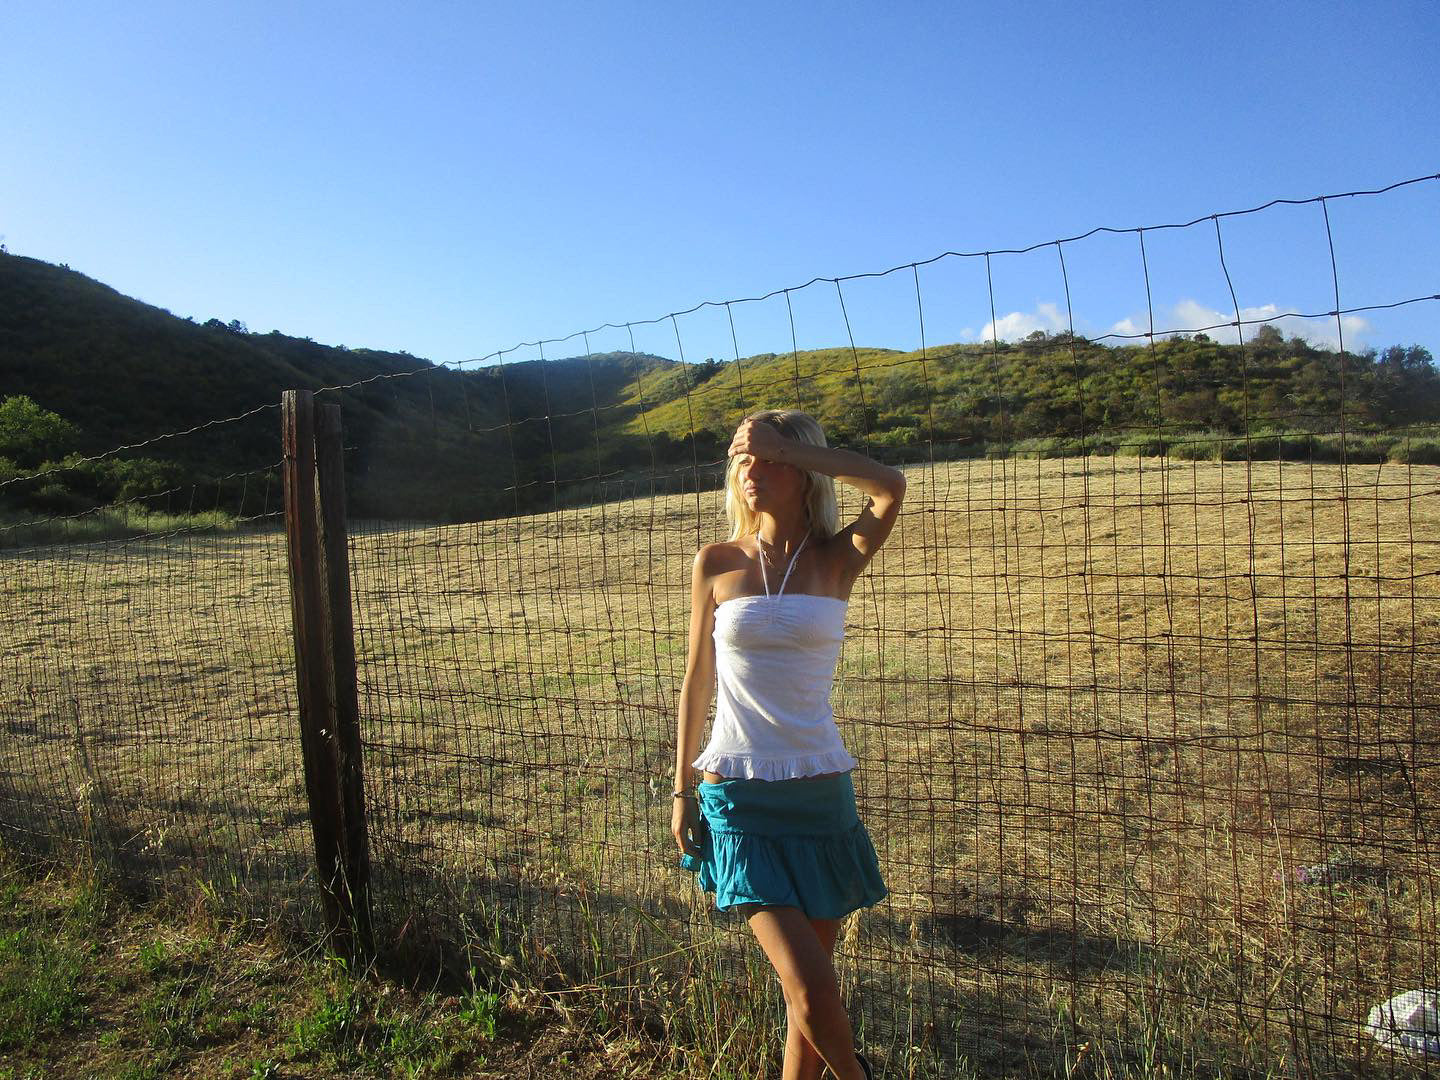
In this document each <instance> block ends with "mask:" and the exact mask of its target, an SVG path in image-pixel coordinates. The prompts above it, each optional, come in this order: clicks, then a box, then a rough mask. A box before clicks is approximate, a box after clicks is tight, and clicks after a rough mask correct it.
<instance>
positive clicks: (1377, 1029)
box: [1365, 990, 1440, 1057]
mask: <svg viewBox="0 0 1440 1080" xmlns="http://www.w3.org/2000/svg"><path fill="white" fill-rule="evenodd" d="M1365 1027H1366V1029H1367V1030H1368V1031H1369V1032H1370V1034H1371V1035H1374V1036H1375V1039H1376V1041H1377V1042H1379V1043H1380V1045H1381V1046H1387V1047H1389V1048H1391V1049H1392V1050H1405V1051H1408V1052H1409V1053H1412V1054H1420V1055H1423V1056H1425V1057H1440V992H1437V991H1435V990H1407V991H1405V993H1403V994H1396V995H1395V996H1394V997H1393V998H1391V999H1390V1000H1389V1001H1387V1002H1385V1003H1384V1004H1382V1005H1376V1006H1375V1007H1374V1008H1373V1009H1371V1010H1370V1018H1369V1019H1368V1020H1366V1021H1365Z"/></svg>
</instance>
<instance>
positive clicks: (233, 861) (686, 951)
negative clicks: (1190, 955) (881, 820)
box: [0, 776, 1373, 1077]
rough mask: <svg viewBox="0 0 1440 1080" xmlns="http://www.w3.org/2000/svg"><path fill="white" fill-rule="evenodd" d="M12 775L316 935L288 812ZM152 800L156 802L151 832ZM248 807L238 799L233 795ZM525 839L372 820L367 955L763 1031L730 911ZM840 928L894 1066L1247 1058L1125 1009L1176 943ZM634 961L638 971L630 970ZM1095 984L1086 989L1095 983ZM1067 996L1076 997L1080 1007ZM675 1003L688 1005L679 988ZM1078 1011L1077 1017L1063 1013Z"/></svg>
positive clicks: (310, 879) (982, 919)
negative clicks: (502, 840) (458, 852)
mask: <svg viewBox="0 0 1440 1080" xmlns="http://www.w3.org/2000/svg"><path fill="white" fill-rule="evenodd" d="M15 779H16V778H15V777H13V776H9V777H3V776H0V836H3V838H4V840H5V842H6V844H7V845H8V846H10V847H12V848H14V849H16V850H20V851H24V852H28V853H30V854H32V855H36V856H40V857H58V856H60V853H61V851H62V849H66V848H70V849H73V848H75V847H80V848H82V849H84V850H86V851H89V852H92V853H93V854H94V855H95V857H96V858H97V859H99V860H102V861H104V862H107V863H109V864H111V865H112V866H114V867H115V868H116V870H117V871H118V872H119V873H118V877H119V878H120V880H121V881H122V883H124V884H125V885H126V886H127V887H128V888H127V891H132V892H133V893H134V894H135V895H137V896H145V895H153V894H155V893H158V892H161V891H163V889H164V888H165V886H166V884H167V883H173V882H174V881H175V880H176V879H179V878H184V879H189V880H196V879H199V880H203V881H208V882H209V883H210V884H211V886H213V888H214V890H215V892H216V894H217V895H218V896H219V897H220V900H221V902H222V903H223V904H226V905H227V907H230V908H233V910H234V912H235V913H237V914H239V913H243V914H244V915H246V916H247V917H255V918H263V919H265V920H266V921H268V922H270V923H271V924H272V925H274V926H275V927H276V929H277V930H279V931H280V932H281V933H282V934H284V935H285V936H287V937H290V938H291V939H292V940H294V941H295V942H296V943H297V944H299V945H302V946H304V945H313V944H314V942H315V941H316V940H318V939H319V938H321V937H322V936H323V920H322V914H321V911H322V908H321V904H320V898H319V892H318V889H317V888H316V884H315V878H316V874H315V870H316V867H315V860H314V855H313V848H312V847H311V846H310V841H311V838H310V830H309V829H308V827H306V821H307V819H306V816H305V815H304V814H303V813H298V812H296V811H293V810H287V811H285V812H284V813H282V814H281V815H279V816H278V817H276V818H275V819H274V820H273V821H272V822H271V824H272V825H273V831H270V832H266V833H263V834H261V835H260V836H259V837H257V843H256V844H254V845H252V846H251V847H249V848H245V847H241V846H238V845H237V844H236V843H235V840H236V836H237V834H236V833H235V832H234V830H233V829H232V828H231V827H230V822H231V820H232V819H233V818H234V817H236V816H237V814H239V810H238V808H237V807H234V806H223V805H221V804H219V803H217V802H216V801H214V800H207V799H204V798H195V797H188V796H182V797H177V798H170V799H159V800H157V799H153V798H152V799H148V800H147V801H146V805H145V806H144V807H135V806H123V805H118V803H119V800H116V799H115V798H114V797H113V796H112V797H111V798H110V800H109V802H108V804H107V805H106V806H105V808H104V810H103V812H102V811H100V810H99V808H98V806H96V807H92V808H91V810H90V813H89V816H88V817H87V816H86V814H84V813H81V812H79V811H77V808H76V806H75V805H74V803H73V802H70V803H68V804H67V801H66V800H65V799H63V798H57V797H54V795H53V794H52V795H50V796H48V797H47V795H46V794H44V793H42V792H39V791H37V790H34V789H31V790H25V791H20V790H16V785H15V783H14V780H15ZM157 810H163V814H161V815H160V816H161V817H164V818H165V819H166V820H167V821H168V822H169V827H168V828H167V829H166V830H164V831H163V832H162V833H158V834H157V832H156V830H155V822H156V812H157ZM263 810H264V808H263V807H261V806H258V805H250V806H248V807H246V809H245V813H246V814H248V815H259V814H260V813H261V812H262V811H263ZM445 816H446V818H447V820H463V815H445ZM177 818H179V820H176V819H177ZM253 820H254V818H253V817H252V819H251V821H252V822H253ZM371 827H372V829H374V828H375V825H374V822H373V821H372V826H371ZM533 839H534V840H535V841H536V843H535V847H534V849H533V851H534V854H535V855H536V856H538V858H536V859H534V860H533V865H534V870H533V871H529V872H525V871H522V872H520V873H517V874H515V875H497V874H494V873H484V872H479V871H477V870H472V869H459V870H455V869H447V868H444V867H442V866H440V865H438V858H439V856H440V854H441V853H440V852H438V851H437V850H436V849H435V848H434V847H433V846H432V845H430V844H429V843H426V842H407V841H405V840H403V839H401V838H399V837H397V836H391V835H387V834H386V833H384V832H380V833H379V834H378V835H376V834H374V833H372V837H371V899H372V914H373V925H374V930H375V940H376V947H377V959H376V963H377V968H378V970H379V972H380V973H381V974H382V975H384V976H385V977H387V978H390V979H393V980H396V981H399V982H403V983H405V984H407V985H410V986H424V987H446V988H448V989H449V990H450V991H451V992H454V991H455V990H459V989H463V988H464V987H466V986H468V984H469V975H468V973H469V969H470V967H471V965H472V964H474V965H476V966H477V967H478V968H480V970H481V977H482V978H483V977H485V975H484V970H485V969H484V965H485V964H486V963H487V962H495V961H496V960H497V959H498V958H499V957H506V956H508V957H513V958H515V972H514V973H515V974H517V975H523V976H525V977H528V978H531V979H534V980H535V981H537V982H538V984H539V985H541V986H543V987H545V988H548V989H552V990H564V989H570V990H572V991H573V988H575V987H583V986H593V987H595V988H596V989H597V991H598V990H600V988H603V997H604V1002H605V1007H606V1009H607V1010H610V1009H613V1008H616V1007H618V1008H620V1009H622V1010H623V1011H624V1012H625V1013H627V1014H628V1015H629V1016H630V1017H631V1018H632V1020H633V1021H635V1022H636V1023H638V1024H640V1025H642V1026H644V1027H646V1028H647V1029H648V1030H650V1031H651V1032H652V1034H654V1035H656V1036H664V1037H669V1038H674V1037H676V1036H675V1033H674V1030H672V1028H670V1027H668V1026H667V1023H673V1022H674V1021H675V1017H676V1016H678V1015H681V1014H682V1011H683V1009H684V1006H683V1005H682V1004H681V1000H682V999H683V997H684V995H685V994H686V993H687V992H688V990H687V988H690V987H698V988H699V989H700V991H701V993H702V994H703V996H704V1000H705V1001H706V1002H707V1005H706V1006H705V1008H704V1009H702V1010H701V1012H702V1014H704V1016H707V1017H709V1019H708V1021H706V1022H711V1023H721V1022H726V1021H728V1020H733V1021H734V1022H735V1023H737V1024H746V1023H750V1024H754V1023H757V1022H760V1027H759V1028H758V1029H756V1032H755V1035H756V1038H757V1039H758V1040H759V1042H760V1043H761V1044H762V1045H768V1043H767V1042H766V1040H769V1039H770V1038H771V1037H772V1036H773V1035H774V1032H773V1031H771V1030H769V1028H768V1027H767V1026H766V1025H767V1024H769V1023H770V1022H771V1021H778V1019H779V1017H780V1016H781V1015H783V1014H782V1013H781V1012H780V1011H779V992H778V987H777V986H776V985H775V980H774V976H773V972H771V971H770V970H769V968H768V965H766V964H765V962H764V960H763V957H761V955H760V953H759V949H758V946H757V945H756V944H755V942H754V940H753V938H752V937H751V935H750V933H749V931H748V930H747V928H746V927H745V925H744V922H743V920H742V919H741V918H740V917H739V916H738V915H735V914H726V913H721V912H717V911H715V910H714V908H713V906H710V905H709V904H708V902H706V903H701V904H698V905H697V904H695V903H694V902H693V901H694V896H689V897H687V896H686V895H685V893H684V891H683V889H676V890H675V891H674V893H673V894H665V895H655V894H654V893H653V891H652V892H651V893H650V894H649V895H643V894H642V893H641V892H640V891H639V889H638V887H637V891H636V892H634V893H629V892H625V891H623V890H618V889H613V888H611V889H605V888H595V887H593V886H592V884H591V883H590V882H588V881H587V882H581V881H577V880H575V879H574V878H573V877H571V878H569V879H565V878H563V877H559V878H558V880H555V881H548V880H544V875H545V873H546V872H547V869H546V868H547V867H549V866H550V865H551V861H547V860H546V859H545V858H544V854H545V850H546V849H545V847H544V845H543V842H542V838H538V837H537V838H533ZM654 857H655V858H657V859H658V858H662V856H660V855H659V854H658V853H657V854H655V856H654ZM663 858H665V860H666V864H667V865H668V862H669V860H668V855H667V856H664V857H663ZM556 862H558V860H556ZM640 865H641V866H642V867H643V866H645V865H646V863H645V860H644V857H643V855H642V856H641V860H640ZM676 873H680V872H679V871H678V870H677V871H676ZM537 876H538V877H539V880H531V878H532V877H537ZM684 878H685V879H686V880H687V881H691V882H692V883H693V879H690V878H689V875H684ZM652 888H653V886H652ZM857 929H858V935H857V936H856V937H855V938H854V939H853V940H847V941H846V942H845V944H844V946H843V947H842V949H841V950H840V953H839V968H840V971H841V976H842V980H843V982H844V986H845V989H846V993H847V1001H848V1005H849V1008H850V1012H851V1017H852V1020H853V1021H854V1023H855V1024H856V1026H857V1031H858V1032H859V1033H860V1035H861V1038H862V1040H863V1042H864V1044H865V1045H866V1046H867V1047H868V1048H869V1049H870V1050H871V1051H872V1053H873V1055H874V1056H875V1057H876V1058H877V1059H878V1060H880V1061H883V1062H887V1063H888V1066H887V1067H889V1068H892V1069H894V1070H896V1071H897V1074H898V1070H899V1068H900V1067H901V1064H902V1063H904V1064H905V1067H906V1068H907V1069H908V1068H909V1067H911V1066H915V1065H917V1064H920V1065H921V1071H920V1072H919V1075H921V1076H924V1075H927V1073H926V1072H925V1071H924V1069H925V1068H928V1069H930V1070H931V1072H930V1073H929V1074H928V1075H938V1076H952V1075H969V1073H970V1072H971V1071H973V1072H974V1073H977V1074H979V1075H985V1076H1031V1075H1036V1074H1039V1075H1049V1074H1055V1075H1065V1074H1066V1070H1067V1068H1071V1067H1072V1066H1073V1064H1074V1061H1075V1055H1076V1053H1077V1052H1078V1051H1077V1047H1078V1046H1079V1045H1081V1044H1082V1043H1085V1042H1089V1041H1092V1040H1103V1042H1104V1044H1105V1050H1104V1053H1105V1055H1106V1060H1107V1061H1108V1062H1109V1063H1110V1064H1111V1065H1113V1066H1124V1067H1126V1068H1129V1067H1131V1066H1134V1067H1140V1066H1142V1065H1144V1066H1145V1067H1152V1066H1154V1065H1157V1064H1162V1063H1166V1064H1168V1066H1169V1068H1170V1071H1171V1072H1172V1073H1176V1072H1177V1071H1178V1073H1179V1074H1180V1075H1192V1074H1194V1073H1196V1072H1202V1071H1203V1072H1210V1073H1218V1074H1221V1075H1225V1076H1230V1077H1244V1076H1247V1075H1250V1073H1248V1072H1247V1071H1246V1070H1244V1069H1242V1068H1237V1067H1236V1066H1235V1065H1234V1064H1232V1063H1231V1060H1230V1059H1231V1058H1233V1055H1234V1048H1232V1047H1231V1046H1230V1045H1229V1044H1228V1043H1227V1042H1225V1041H1223V1039H1224V1036H1223V1034H1222V1033H1219V1032H1216V1033H1215V1035H1214V1039H1215V1042H1214V1044H1213V1045H1196V1043H1195V1041H1194V1039H1195V1037H1196V1036H1194V1035H1193V1033H1192V1035H1191V1038H1190V1041H1188V1042H1187V1043H1185V1044H1184V1045H1183V1046H1180V1047H1177V1048H1176V1049H1174V1050H1173V1051H1168V1052H1167V1051H1166V1049H1165V1048H1163V1047H1161V1048H1159V1049H1158V1050H1157V1048H1156V1046H1154V1045H1142V1043H1143V1037H1144V1036H1143V1032H1141V1031H1140V1030H1138V1029H1137V1027H1136V1024H1137V1021H1135V1020H1134V1018H1133V1017H1130V1016H1128V1015H1127V1010H1129V1009H1131V1008H1133V1006H1134V1003H1135V1000H1136V999H1135V997H1134V996H1133V995H1134V994H1135V993H1137V992H1142V993H1143V988H1144V987H1145V986H1146V980H1147V977H1148V976H1150V975H1152V974H1153V972H1154V971H1155V970H1157V969H1158V968H1161V967H1164V966H1166V965H1167V964H1174V963H1178V961H1177V960H1176V959H1175V958H1173V957H1168V956H1166V955H1165V954H1164V953H1163V952H1162V951H1161V950H1157V949H1155V948H1153V947H1152V946H1149V945H1147V944H1145V943H1142V942H1139V941H1135V940H1126V939H1123V938H1122V939H1116V938H1100V937H1095V936H1091V935H1086V934H1077V933H1073V932H1068V931H1066V930H1065V929H1063V928H1057V927H1053V926H1051V927H1045V926H1036V925H1027V924H1025V923H1021V922H1014V923H1012V922H1007V921H1004V920H1001V919H997V918H994V917H991V916H987V915H983V914H932V915H927V916H922V917H912V916H911V915H910V913H908V912H905V911H902V910H900V909H896V908H893V907H892V906H891V904H890V903H889V902H886V903H883V904H881V905H879V906H877V907H875V908H872V909H868V910H867V911H865V912H864V913H863V914H862V916H861V917H860V919H859V922H858V924H857ZM477 943H481V944H482V947H479V948H477V947H476V945H477ZM652 967H653V968H655V969H658V974H657V975H656V976H654V977H651V976H649V975H648V974H645V973H648V972H650V970H651V969H652ZM662 987H668V989H661V988H662ZM1102 994H1103V997H1104V998H1105V1001H1104V1003H1103V1004H1102V1005H1100V1006H1099V1007H1098V1008H1097V1006H1095V1004H1094V1000H1093V999H1095V998H1096V997H1097V996H1101V995H1102ZM667 995H669V996H667ZM676 995H680V996H679V997H678V998H677V997H676ZM1077 1001H1079V1002H1081V1003H1084V1007H1082V1008H1080V1010H1079V1012H1078V1013H1077V1011H1076V1009H1077V1005H1076V1002H1077ZM747 1002H750V1003H754V1002H759V1003H761V1004H760V1008H759V1009H758V1011H757V1009H755V1008H753V1007H750V1006H747V1004H746V1003H747ZM1171 1004H1172V1005H1175V1003H1171ZM1181 1004H1182V1005H1183V1003H1181ZM658 1009H663V1010H664V1011H665V1014H666V1017H668V1018H669V1020H668V1021H667V1020H666V1018H665V1017H662V1016H661V1015H660V1014H659V1012H657V1010H658ZM766 1009H770V1012H768V1013H767V1012H766V1011H765V1010H766ZM687 1015H690V1016H691V1017H692V1018H693V1015H694V1013H693V1006H692V1011H691V1013H690V1014H687ZM1077 1015H1080V1016H1086V1017H1089V1018H1090V1019H1089V1020H1088V1021H1081V1022H1078V1023H1077V1022H1076V1021H1075V1019H1074V1017H1075V1016H1077ZM757 1017H759V1018H761V1021H763V1022H761V1021H757V1019H756V1018H757ZM766 1017H768V1018H769V1019H768V1020H767V1019H765V1018H766ZM1086 1022H1088V1023H1089V1024H1090V1025H1091V1028H1090V1029H1089V1030H1087V1029H1086V1028H1085V1027H1084V1026H1083V1024H1084V1023H1086ZM1102 1025H1103V1027H1101V1026H1102ZM1097 1027H1100V1029H1099V1030H1097ZM675 1030H678V1031H680V1032H682V1033H683V1032H684V1030H685V1029H684V1027H683V1025H682V1027H681V1028H679V1029H675ZM1199 1037H1200V1038H1208V1036H1206V1035H1205V1034H1204V1033H1201V1035H1200V1036H1199ZM1336 1049H1337V1048H1336V1046H1335V1044H1334V1043H1333V1042H1331V1041H1328V1040H1327V1041H1326V1042H1325V1044H1324V1045H1323V1046H1317V1047H1316V1048H1315V1057H1314V1059H1313V1060H1312V1061H1310V1062H1309V1063H1308V1066H1309V1067H1308V1070H1307V1071H1308V1073H1309V1074H1310V1075H1368V1074H1369V1072H1373V1069H1369V1068H1368V1067H1367V1066H1366V1065H1365V1064H1364V1063H1363V1062H1359V1061H1355V1060H1344V1061H1342V1060H1339V1055H1338V1054H1337V1053H1336ZM1146 1063H1148V1064H1146ZM962 1066H963V1068H962ZM1202 1066H1203V1068H1202ZM1097 1075H1098V1074H1097Z"/></svg>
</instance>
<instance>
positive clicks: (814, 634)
mask: <svg viewBox="0 0 1440 1080" xmlns="http://www.w3.org/2000/svg"><path fill="white" fill-rule="evenodd" d="M804 546H805V544H804V541H802V542H801V544H800V547H799V548H796V550H795V555H794V556H792V557H791V560H790V567H789V569H787V570H786V573H785V580H783V581H781V583H780V591H779V592H778V593H777V594H776V595H774V596H771V595H769V582H768V581H767V582H766V595H764V596H737V597H735V598H734V599H731V600H726V601H724V602H723V603H721V604H719V605H718V606H717V607H716V608H715V631H714V639H715V682H716V703H715V723H714V725H713V727H712V728H711V733H710V741H709V743H708V744H707V745H706V747H705V749H704V750H703V751H702V752H701V754H700V756H699V757H698V758H696V759H695V760H694V761H692V762H691V765H692V766H694V767H695V768H697V769H706V770H709V771H710V772H715V773H719V774H720V775H721V776H727V777H742V778H745V779H759V780H788V779H792V778H794V777H800V776H815V775H818V774H820V773H829V772H846V771H848V770H850V769H853V768H854V767H855V765H856V761H855V759H854V758H853V757H851V756H850V754H849V752H848V751H847V750H846V749H845V744H844V742H843V741H842V739H841V737H840V729H839V728H838V727H836V725H835V714H834V713H833V712H832V711H831V709H830V690H831V687H832V685H833V684H834V681H835V663H836V661H837V660H838V659H839V656H840V644H841V642H842V641H843V640H844V637H845V611H846V609H847V607H848V603H847V601H844V600H839V599H837V598H835V597H833V596H816V595H814V594H811V593H789V594H786V593H785V591H784V590H785V582H786V581H788V580H789V577H790V572H789V571H790V569H794V566H795V559H796V558H798V557H799V555H800V551H801V549H803V548H804ZM761 572H762V574H763V573H764V560H763V557H762V560H761Z"/></svg>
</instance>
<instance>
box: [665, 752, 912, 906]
mask: <svg viewBox="0 0 1440 1080" xmlns="http://www.w3.org/2000/svg"><path fill="white" fill-rule="evenodd" d="M695 790H696V795H697V797H698V798H699V801H700V813H701V816H702V817H703V818H704V821H705V824H706V826H707V829H706V830H705V831H706V835H705V836H703V837H702V838H701V840H700V845H699V846H700V854H699V855H698V856H691V855H685V856H683V857H682V858H681V865H682V866H684V867H685V868H686V869H687V870H692V871H696V872H698V879H697V885H698V886H699V887H700V888H701V889H703V890H705V891H706V892H713V893H714V894H715V906H716V907H717V908H718V909H719V910H721V911H729V910H730V909H732V908H734V907H736V906H737V905H740V904H783V905H787V906H790V907H797V908H799V909H800V910H801V911H803V912H804V913H805V914H806V916H808V917H809V918H812V919H838V918H840V917H841V916H843V915H848V914H850V912H852V911H855V910H857V909H858V908H862V907H870V906H871V905H872V904H878V903H879V902H880V901H881V900H883V899H885V897H886V896H887V895H889V890H888V889H886V888H885V882H884V880H883V879H882V878H881V876H880V863H879V860H878V859H877V858H876V857H875V845H874V844H873V843H871V840H870V834H869V833H868V832H866V831H865V826H864V824H863V823H862V822H861V821H860V815H859V814H858V813H857V812H856V809H855V786H854V784H853V783H852V782H851V779H850V774H849V773H848V772H843V773H839V774H837V775H835V776H821V777H815V778H809V777H806V778H799V779H794V780H726V781H723V782H722V783H719V784H704V783H702V784H699V785H697V786H696V789H695Z"/></svg>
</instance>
